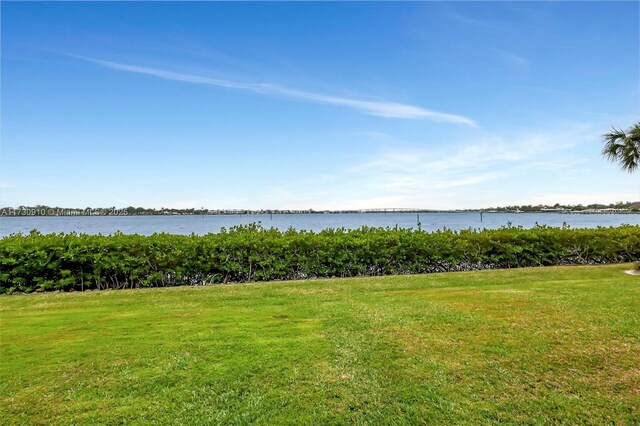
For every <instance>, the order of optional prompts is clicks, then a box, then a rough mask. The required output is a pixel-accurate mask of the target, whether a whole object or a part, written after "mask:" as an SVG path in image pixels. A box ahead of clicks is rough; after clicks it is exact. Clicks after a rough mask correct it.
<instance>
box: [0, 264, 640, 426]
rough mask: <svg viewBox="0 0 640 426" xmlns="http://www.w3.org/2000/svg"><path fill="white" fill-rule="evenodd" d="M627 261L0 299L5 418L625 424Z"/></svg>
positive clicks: (632, 419) (639, 340)
mask: <svg viewBox="0 0 640 426" xmlns="http://www.w3.org/2000/svg"><path fill="white" fill-rule="evenodd" d="M631 266H632V265H629V264H628V265H610V266H592V267H576V266H574V267H549V268H536V269H514V270H501V271H483V272H465V273H446V274H432V275H413V276H394V277H375V278H351V279H331V280H310V281H295V282H293V281H292V282H271V283H263V284H241V285H218V286H207V287H176V288H167V289H159V288H154V289H147V290H123V291H104V292H90V293H67V294H63V293H55V294H35V295H24V296H4V297H0V306H1V311H0V314H1V331H2V334H1V346H0V347H1V352H0V354H1V357H2V358H1V367H0V368H1V373H2V377H1V384H0V416H1V418H2V423H3V424H21V425H22V424H45V423H46V424H49V423H60V424H86V423H104V424H122V423H134V424H136V423H162V424H216V425H218V424H247V423H258V424H283V423H288V424H346V423H355V424H384V425H392V424H424V423H439V424H474V425H475V424H492V423H513V424H515V423H518V424H550V423H566V424H603V423H607V424H613V423H616V424H638V423H640V276H631V275H626V274H624V273H623V270H625V269H630V268H631Z"/></svg>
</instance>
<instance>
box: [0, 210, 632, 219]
mask: <svg viewBox="0 0 640 426" xmlns="http://www.w3.org/2000/svg"><path fill="white" fill-rule="evenodd" d="M5 210H10V211H9V212H7V211H5ZM105 210H107V209H105ZM454 213H460V214H462V213H476V214H522V213H528V214H570V215H573V214H579V215H585V214H591V215H602V214H640V211H639V210H624V209H587V210H565V211H556V210H552V211H549V210H531V211H516V210H401V209H393V210H391V209H390V210H326V211H315V210H314V211H272V212H264V211H251V210H248V211H239V212H224V211H216V212H198V213H195V212H193V213H191V212H161V211H159V212H156V213H130V212H127V211H126V210H124V209H123V210H111V211H109V210H107V211H99V210H97V209H96V210H92V211H91V212H86V211H80V210H75V209H55V211H53V212H49V211H44V212H42V211H37V212H34V211H29V210H18V209H0V218H3V219H4V218H26V217H118V216H121V217H122V216H139V217H149V216H274V215H323V214H330V215H335V214H454Z"/></svg>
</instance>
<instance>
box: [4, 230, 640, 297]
mask: <svg viewBox="0 0 640 426" xmlns="http://www.w3.org/2000/svg"><path fill="white" fill-rule="evenodd" d="M638 259H640V226H622V227H618V228H596V229H568V228H550V227H546V226H538V227H535V228H533V229H522V228H514V227H510V228H502V229H497V230H484V231H473V230H467V231H460V232H454V231H449V230H444V231H438V232H432V233H427V232H422V231H417V230H411V229H398V228H395V229H380V228H361V229H359V230H353V231H347V230H344V229H337V230H336V229H330V230H325V231H322V232H319V233H313V232H305V231H295V230H293V229H290V230H288V231H284V232H281V231H278V230H276V229H263V228H261V227H260V226H258V225H249V226H241V227H234V228H232V229H231V230H229V231H225V230H223V231H222V232H221V233H219V234H209V235H204V236H196V235H191V236H182V235H170V234H155V235H152V236H140V235H123V234H120V233H118V234H115V235H111V236H101V235H84V234H80V235H78V234H66V235H64V234H58V235H56V234H50V235H42V234H39V233H37V232H32V233H31V234H29V235H13V236H10V237H6V238H3V239H2V240H0V292H4V293H12V292H14V291H23V292H31V291H47V290H88V289H107V288H132V287H160V286H173V285H190V284H206V283H221V282H247V281H263V280H274V279H297V278H310V277H332V276H338V277H346V276H356V275H386V274H408V273H425V272H441V271H459V270H472V269H489V268H513V267H521V266H542V265H564V264H592V263H605V262H625V261H634V260H638Z"/></svg>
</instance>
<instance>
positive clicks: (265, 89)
mask: <svg viewBox="0 0 640 426" xmlns="http://www.w3.org/2000/svg"><path fill="white" fill-rule="evenodd" d="M69 56H72V57H75V58H78V59H83V60H85V61H89V62H93V63H95V64H98V65H102V66H104V67H107V68H111V69H115V70H119V71H126V72H131V73H136V74H144V75H150V76H154V77H158V78H162V79H165V80H173V81H182V82H185V83H193V84H203V85H207V86H214V87H222V88H227V89H235V90H245V91H250V92H254V93H260V94H263V95H271V96H281V97H286V98H290V99H296V100H301V101H308V102H315V103H321V104H327V105H337V106H343V107H347V108H352V109H355V110H358V111H361V112H363V113H365V114H368V115H373V116H377V117H386V118H402V119H417V120H419V119H425V120H432V121H438V122H445V123H454V124H464V125H468V126H473V127H475V126H476V123H475V121H473V120H472V119H470V118H468V117H464V116H462V115H456V114H449V113H445V112H440V111H433V110H429V109H425V108H422V107H419V106H415V105H410V104H403V103H398V102H387V101H370V100H361V99H354V98H346V97H341V96H334V95H328V94H322V93H315V92H308V91H304V90H297V89H292V88H289V87H286V86H282V85H279V84H273V83H243V82H238V81H232V80H225V79H219V78H211V77H202V76H198V75H192V74H183V73H177V72H173V71H168V70H163V69H158V68H149V67H143V66H138V65H132V64H123V63H119V62H111V61H105V60H101V59H95V58H88V57H84V56H77V55H69Z"/></svg>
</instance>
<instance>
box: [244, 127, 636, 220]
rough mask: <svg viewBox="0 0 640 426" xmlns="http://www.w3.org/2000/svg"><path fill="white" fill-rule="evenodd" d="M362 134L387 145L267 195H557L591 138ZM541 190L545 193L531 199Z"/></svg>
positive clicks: (480, 202)
mask: <svg viewBox="0 0 640 426" xmlns="http://www.w3.org/2000/svg"><path fill="white" fill-rule="evenodd" d="M367 134H370V135H371V137H377V138H379V139H386V140H388V142H389V143H388V144H387V145H386V147H385V148H382V149H379V150H373V151H372V152H371V153H368V154H365V156H364V158H362V161H360V162H358V163H357V164H355V163H354V164H352V165H350V166H348V167H344V168H342V169H338V168H336V169H333V170H332V173H333V177H332V178H331V179H323V180H319V179H315V180H314V179H301V180H296V181H295V182H290V183H287V184H283V185H280V186H274V187H271V188H268V189H267V190H266V191H265V197H266V199H268V200H270V201H271V202H272V203H275V204H278V205H287V206H290V207H291V208H310V207H313V208H317V209H345V208H353V209H361V208H381V207H387V208H389V207H404V208H431V209H454V208H470V207H490V206H498V205H508V204H514V203H515V201H522V200H527V199H528V198H526V197H527V195H529V194H531V199H534V198H535V200H540V201H539V202H551V201H553V200H556V197H555V196H554V192H555V191H557V190H559V191H567V189H566V188H569V187H571V188H573V185H574V184H575V179H576V177H580V176H584V174H585V172H584V168H583V167H582V166H583V164H582V163H583V162H584V159H583V158H579V157H578V158H576V153H581V152H582V151H583V150H584V149H585V147H584V145H585V144H586V143H590V141H591V140H592V139H594V137H595V138H596V139H597V133H594V131H593V129H591V128H590V127H587V126H567V127H566V128H565V129H563V130H554V131H548V132H535V133H534V132H525V131H522V132H505V133H501V134H492V135H486V134H485V135H477V136H472V137H469V136H467V137H466V139H464V140H456V138H452V139H451V140H450V141H441V140H439V141H437V143H434V142H436V141H423V142H422V143H410V142H407V141H396V140H395V139H394V138H392V137H387V136H385V135H384V134H380V133H379V132H369V133H367ZM445 142H446V143H445ZM590 191H591V192H590ZM541 193H545V194H547V196H546V197H545V196H543V195H540V198H539V199H538V198H536V197H538V195H539V194H541ZM601 195H602V194H601V190H600V189H595V188H591V189H590V190H589V191H585V193H583V194H580V197H575V198H571V197H569V198H567V200H574V199H575V200H578V199H580V200H585V201H587V200H597V199H598V197H600V196H601ZM620 199H625V200H626V199H628V197H627V198H624V197H623V198H620ZM558 201H560V202H564V201H563V199H558ZM555 202H556V201H553V203H555ZM553 203H552V204H553ZM257 204H260V202H258V203H257ZM516 204H522V203H520V202H519V203H516ZM525 204H528V203H525Z"/></svg>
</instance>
